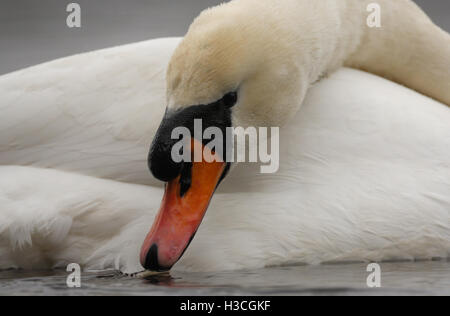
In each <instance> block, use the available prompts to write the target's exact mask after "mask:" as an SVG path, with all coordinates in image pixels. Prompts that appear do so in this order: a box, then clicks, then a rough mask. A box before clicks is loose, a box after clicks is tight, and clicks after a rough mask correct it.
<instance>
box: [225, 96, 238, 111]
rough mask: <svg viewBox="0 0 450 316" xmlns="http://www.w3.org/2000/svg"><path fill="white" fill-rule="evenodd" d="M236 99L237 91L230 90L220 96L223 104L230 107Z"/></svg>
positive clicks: (234, 103)
mask: <svg viewBox="0 0 450 316" xmlns="http://www.w3.org/2000/svg"><path fill="white" fill-rule="evenodd" d="M237 100H238V94H237V92H230V93H227V94H225V95H224V97H223V98H222V102H223V104H224V106H226V107H227V108H231V107H233V106H235V105H236V102H237Z"/></svg>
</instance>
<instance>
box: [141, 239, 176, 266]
mask: <svg viewBox="0 0 450 316" xmlns="http://www.w3.org/2000/svg"><path fill="white" fill-rule="evenodd" d="M143 259H144V260H143V262H141V264H142V266H143V267H144V268H145V269H146V270H149V271H157V272H165V271H169V270H170V268H171V267H163V266H161V265H160V264H159V260H158V245H156V244H153V245H152V246H151V247H150V249H149V250H148V252H147V254H146V255H145V257H144V258H143Z"/></svg>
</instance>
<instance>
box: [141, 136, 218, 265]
mask: <svg viewBox="0 0 450 316" xmlns="http://www.w3.org/2000/svg"><path fill="white" fill-rule="evenodd" d="M191 146H192V147H191V148H201V149H202V150H203V161H202V162H193V163H192V168H191V170H190V186H189V187H188V189H187V191H185V189H183V188H182V186H183V184H182V176H181V175H180V176H178V177H177V178H176V179H174V180H172V181H170V182H168V183H167V184H166V188H165V193H164V197H163V200H162V203H161V207H160V210H159V213H158V215H157V216H156V219H155V221H154V223H153V226H152V228H151V230H150V232H149V234H148V235H147V237H146V238H145V241H144V244H143V245H142V249H141V255H140V260H141V264H142V265H143V266H144V267H145V268H146V269H148V270H152V271H167V270H170V268H172V266H173V265H174V264H175V263H176V262H177V261H178V260H179V259H180V258H181V256H182V255H183V253H184V252H185V250H186V249H187V247H188V246H189V243H190V242H191V241H192V239H193V238H194V235H195V233H196V232H197V229H198V227H199V226H200V224H201V222H202V220H203V217H204V215H205V213H206V210H207V209H208V205H209V202H210V201H211V198H212V196H213V194H214V191H215V190H216V187H217V185H218V183H219V181H220V179H221V177H222V174H223V172H224V170H225V166H226V164H225V163H224V162H222V160H221V158H220V157H218V155H216V154H215V153H214V152H212V151H211V150H210V149H209V148H208V147H206V146H203V144H201V142H199V141H197V140H195V139H193V140H192V144H191ZM196 146H197V147H196ZM205 160H206V161H205ZM213 160H214V161H213ZM207 161H213V162H207ZM184 191H185V192H184Z"/></svg>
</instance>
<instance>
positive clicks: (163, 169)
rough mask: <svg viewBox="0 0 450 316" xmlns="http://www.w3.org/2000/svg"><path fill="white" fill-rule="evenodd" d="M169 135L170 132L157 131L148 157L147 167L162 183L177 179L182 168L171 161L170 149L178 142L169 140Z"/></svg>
mask: <svg viewBox="0 0 450 316" xmlns="http://www.w3.org/2000/svg"><path fill="white" fill-rule="evenodd" d="M170 135H171V131H170V132H169V131H167V132H166V131H164V129H163V130H161V131H159V132H158V135H157V137H156V138H155V140H154V142H153V144H152V147H151V149H150V153H149V156H148V166H149V168H150V171H151V172H152V174H153V176H154V177H155V178H157V179H158V180H161V181H164V182H168V181H171V180H173V179H175V178H176V177H178V175H179V174H180V172H181V168H182V166H183V164H182V163H176V162H174V161H173V159H172V147H173V146H174V144H175V143H176V142H177V141H178V140H172V139H170ZM167 136H168V137H167Z"/></svg>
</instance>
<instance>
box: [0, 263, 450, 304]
mask: <svg viewBox="0 0 450 316" xmlns="http://www.w3.org/2000/svg"><path fill="white" fill-rule="evenodd" d="M366 268H367V264H339V265H337V264H336V265H321V266H289V267H273V268H266V269H258V270H246V271H238V272H236V271H233V272H219V273H180V272H172V273H171V274H170V275H160V276H154V277H149V278H147V279H141V278H135V277H129V276H124V275H122V274H120V273H118V272H114V271H99V272H86V273H82V281H81V282H82V283H81V285H82V287H81V288H80V289H69V288H68V287H67V285H66V278H67V276H68V275H69V273H67V272H65V271H0V295H187V296H191V295H193V296H209V295H224V296H230V295H450V262H448V261H436V262H407V263H383V264H381V270H382V273H381V286H382V287H381V288H380V289H371V288H368V287H367V282H366V280H367V277H368V275H369V272H366Z"/></svg>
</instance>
